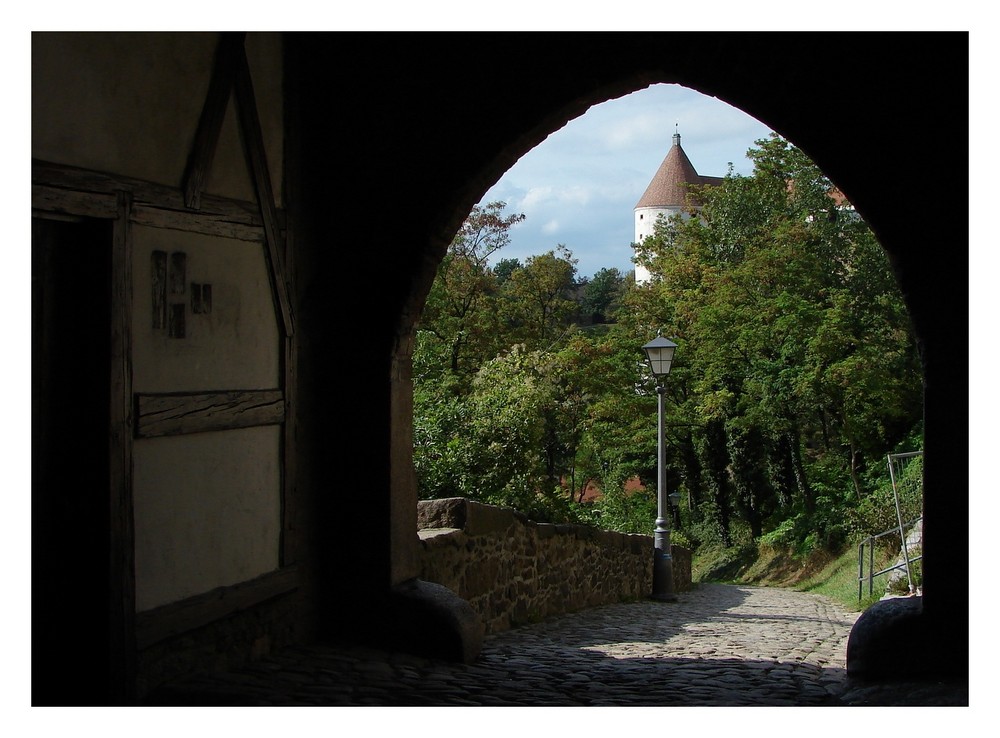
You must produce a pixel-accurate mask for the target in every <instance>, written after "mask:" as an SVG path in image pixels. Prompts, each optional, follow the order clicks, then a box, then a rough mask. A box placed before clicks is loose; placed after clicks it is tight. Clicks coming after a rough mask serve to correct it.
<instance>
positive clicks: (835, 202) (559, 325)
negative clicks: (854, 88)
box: [414, 136, 922, 551]
mask: <svg viewBox="0 0 1000 738" xmlns="http://www.w3.org/2000/svg"><path fill="white" fill-rule="evenodd" d="M749 155H750V156H751V158H752V159H753V161H754V165H755V168H754V173H753V174H752V175H751V176H738V175H735V174H733V173H732V172H730V174H729V175H728V176H727V177H726V178H725V179H724V180H723V182H722V183H721V184H720V185H718V186H715V187H710V188H705V189H703V190H701V191H700V192H699V193H698V194H699V198H698V199H699V201H700V202H702V203H703V207H702V208H701V209H700V210H698V211H694V212H692V213H689V214H688V217H675V218H672V219H670V220H661V221H660V222H659V223H658V225H657V228H656V230H655V233H654V235H653V236H651V237H650V238H648V239H646V241H645V242H644V243H642V244H639V245H638V249H637V252H638V253H639V255H640V256H639V257H638V258H639V259H641V261H642V263H643V264H644V265H645V266H646V267H647V268H649V270H650V272H651V274H652V275H653V279H652V281H651V282H649V283H646V284H643V285H639V286H637V285H635V284H634V282H632V281H631V280H630V279H626V278H625V277H624V276H623V275H621V273H620V272H618V270H613V269H605V270H601V271H599V272H598V273H597V274H595V275H594V276H593V277H592V278H591V279H587V280H579V281H578V280H577V279H576V261H575V260H574V259H573V257H572V253H571V252H570V251H569V249H568V248H567V247H565V246H563V245H559V246H557V247H556V248H555V249H553V250H549V251H543V252H542V253H540V254H539V255H538V256H534V257H530V258H528V259H526V260H525V262H524V263H523V264H522V263H521V262H520V261H518V260H515V259H498V258H497V257H498V251H499V250H500V249H501V248H502V247H503V245H505V244H506V243H507V240H508V235H509V229H510V228H511V227H512V226H513V225H515V224H516V223H518V222H520V219H521V218H523V216H506V215H504V214H503V208H504V205H503V203H493V204H491V205H489V206H487V207H486V208H483V209H478V208H477V209H476V210H474V211H473V212H472V213H471V214H470V216H469V222H467V224H466V227H465V228H463V230H462V231H461V232H460V233H459V234H458V236H456V241H455V243H453V245H452V248H450V249H449V252H448V255H447V256H446V258H445V260H444V261H443V262H442V265H441V268H440V270H439V273H438V279H437V280H436V281H435V284H434V287H433V288H432V290H431V295H430V297H429V298H428V302H427V308H426V309H425V313H424V316H423V319H422V322H421V325H420V331H419V332H418V336H417V349H416V352H415V356H414V367H415V372H414V376H415V389H414V416H415V417H414V437H415V448H414V462H415V465H416V468H417V472H418V479H419V483H420V492H421V495H422V496H425V497H431V496H448V495H461V496H467V497H471V498H474V499H480V500H484V501H488V502H493V503H496V504H505V505H511V506H514V507H517V508H519V509H521V510H524V511H526V512H530V513H531V514H532V515H533V516H535V517H537V518H539V519H551V520H563V519H577V520H586V521H588V522H591V523H594V524H596V525H600V526H602V527H606V528H614V529H619V530H629V531H632V532H639V531H642V532H648V529H649V528H650V527H651V525H652V517H651V516H650V510H651V509H652V510H655V499H654V490H655V481H656V420H655V418H656V393H655V391H654V390H655V387H654V386H653V384H652V382H651V380H650V378H649V376H648V373H647V372H646V370H645V368H644V366H643V364H642V355H641V351H640V348H639V347H640V346H642V344H644V343H645V342H646V341H648V340H649V339H650V338H651V337H652V336H653V335H655V334H656V332H657V330H660V329H662V331H663V333H664V335H667V336H670V337H671V338H672V339H673V340H674V341H675V342H676V343H677V344H678V350H677V354H676V357H675V362H674V365H673V368H672V370H671V373H670V375H669V377H667V379H666V383H665V392H666V395H665V397H666V401H667V402H666V404H667V414H668V417H667V431H666V459H665V463H666V473H667V480H668V486H669V487H670V488H671V489H678V490H680V491H681V492H682V498H683V500H684V504H683V526H684V533H683V535H684V536H685V538H686V540H688V541H690V542H691V543H692V544H693V545H697V544H698V543H699V542H707V541H713V542H719V543H722V544H723V545H727V546H730V545H737V543H739V539H740V538H741V537H752V538H761V537H762V536H770V537H771V538H772V539H777V538H781V537H784V538H789V539H790V540H792V539H794V541H795V542H796V546H797V550H800V551H803V550H806V549H808V548H810V547H812V546H836V545H837V544H838V543H839V542H841V541H842V540H843V538H844V536H845V535H847V534H848V533H854V532H855V529H856V528H857V523H856V521H857V520H858V519H859V518H858V514H859V513H858V511H865V510H867V508H868V507H870V506H871V505H873V504H874V503H873V502H872V500H873V499H875V498H876V497H877V496H878V495H879V494H880V493H879V492H878V490H882V489H884V488H883V487H882V486H880V485H881V481H880V476H879V474H880V472H879V469H884V464H883V463H882V460H884V458H885V454H886V452H887V450H892V449H897V448H898V447H899V445H900V444H905V443H909V444H910V445H911V446H913V445H917V446H918V445H919V433H918V432H915V431H914V428H919V420H920V417H921V411H922V408H921V381H920V366H919V359H918V355H917V352H916V347H915V342H914V340H913V336H912V335H911V331H910V326H909V321H908V318H907V314H906V310H905V306H904V304H903V301H902V298H901V296H900V294H899V291H898V289H897V286H896V282H895V280H894V278H893V275H892V272H891V269H890V267H889V264H888V261H887V259H886V256H885V253H884V252H883V251H882V249H881V247H880V246H879V245H878V243H877V241H876V239H875V237H874V235H873V234H872V233H871V231H870V230H869V229H868V227H867V226H866V224H865V223H864V222H863V221H862V220H861V219H860V218H858V217H857V216H856V215H855V214H854V213H853V211H852V210H851V209H850V204H849V203H848V202H847V201H846V200H845V199H844V197H843V196H842V195H841V194H840V193H839V192H837V190H836V188H835V187H834V186H833V185H832V183H831V182H830V181H829V180H828V179H827V178H826V177H825V176H823V174H822V173H821V172H820V171H819V170H818V169H817V168H816V167H815V166H814V165H813V164H812V162H810V161H809V160H808V158H807V157H806V156H805V155H804V154H803V153H802V152H801V151H799V150H798V149H796V148H795V147H794V146H791V145H790V144H789V143H788V142H787V141H784V140H783V139H781V138H780V137H777V136H772V137H771V138H769V139H767V140H763V141H758V142H757V144H756V148H754V149H751V151H750V152H749ZM491 260H493V261H496V265H495V266H494V267H493V268H490V267H489V266H488V262H490V261H491ZM590 323H597V325H596V326H591V325H590ZM581 324H582V325H583V326H585V328H581ZM903 450H914V449H913V448H905V449H903ZM588 485H595V486H596V487H598V488H599V489H600V490H601V492H602V496H601V497H600V498H599V499H598V500H597V501H595V502H586V503H585V502H583V499H584V491H585V490H586V489H587V488H588ZM882 496H883V497H884V494H882ZM864 516H867V517H868V518H871V517H873V514H872V513H871V512H870V511H868V512H865V513H864ZM864 516H863V517H864ZM643 525H645V526H646V527H645V528H643V527H642V526H643Z"/></svg>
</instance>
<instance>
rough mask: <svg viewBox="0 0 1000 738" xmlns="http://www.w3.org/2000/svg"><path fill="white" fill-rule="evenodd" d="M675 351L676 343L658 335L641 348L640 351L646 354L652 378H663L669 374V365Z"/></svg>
mask: <svg viewBox="0 0 1000 738" xmlns="http://www.w3.org/2000/svg"><path fill="white" fill-rule="evenodd" d="M676 349H677V344H676V343H674V342H673V341H671V340H669V339H666V338H664V337H663V336H659V335H658V336H657V337H656V338H654V339H653V340H652V341H650V342H649V343H647V344H646V345H645V346H643V347H642V350H643V351H645V352H646V362H647V363H648V364H649V370H650V371H651V372H652V373H653V376H654V377H657V378H659V377H665V376H667V375H668V374H669V373H670V365H671V363H672V362H673V360H674V351H675V350H676Z"/></svg>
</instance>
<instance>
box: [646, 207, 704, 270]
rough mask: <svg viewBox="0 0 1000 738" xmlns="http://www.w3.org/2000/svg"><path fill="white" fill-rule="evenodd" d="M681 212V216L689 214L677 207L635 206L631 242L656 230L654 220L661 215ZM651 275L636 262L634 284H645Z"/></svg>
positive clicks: (650, 234)
mask: <svg viewBox="0 0 1000 738" xmlns="http://www.w3.org/2000/svg"><path fill="white" fill-rule="evenodd" d="M678 213H681V217H684V218H687V217H690V215H689V214H688V213H686V212H684V211H683V210H682V209H681V208H677V207H663V208H636V209H635V210H634V218H635V239H634V240H633V243H636V244H640V243H642V242H643V241H644V240H645V239H646V238H648V237H649V236H652V235H653V231H655V230H656V220H657V218H659V216H660V215H662V216H663V217H664V218H667V219H669V218H671V217H672V216H674V215H677V214H678ZM651 277H652V275H651V274H650V273H649V270H648V269H646V267H644V266H641V265H639V264H636V266H635V281H636V284H645V283H646V282H648V281H649V280H650V279H651Z"/></svg>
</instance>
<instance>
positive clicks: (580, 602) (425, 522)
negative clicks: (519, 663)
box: [417, 497, 691, 633]
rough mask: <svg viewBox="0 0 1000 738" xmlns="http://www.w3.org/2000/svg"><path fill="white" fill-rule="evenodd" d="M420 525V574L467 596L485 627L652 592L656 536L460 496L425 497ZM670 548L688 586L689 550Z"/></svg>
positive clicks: (679, 583) (678, 585)
mask: <svg viewBox="0 0 1000 738" xmlns="http://www.w3.org/2000/svg"><path fill="white" fill-rule="evenodd" d="M417 523H418V528H419V536H420V542H421V548H422V553H421V556H422V560H421V563H422V574H421V579H424V580H425V581H429V582H436V583H438V584H441V585H444V586H445V587H448V588H449V589H451V590H452V591H454V592H455V593H456V594H458V596H459V597H461V598H462V599H464V600H466V601H467V602H468V603H469V604H470V605H471V606H472V608H473V609H474V610H475V611H476V612H477V613H479V615H480V617H482V619H483V624H484V625H485V628H486V632H487V633H495V632H499V631H502V630H507V629H509V628H512V627H516V626H518V625H523V624H525V623H530V622H536V621H538V620H542V619H544V618H547V617H551V616H553V615H559V614H562V613H566V612H573V611H575V610H581V609H583V608H587V607H595V606H597V605H606V604H610V603H614V602H624V601H630V600H639V599H644V598H646V597H648V596H649V594H650V592H651V591H652V580H653V537H652V535H648V536H644V535H632V534H625V533H615V532H612V531H603V530H598V529H596V528H591V527H588V526H583V525H552V524H548V523H535V522H532V521H530V520H528V519H527V518H526V517H525V516H524V515H522V514H520V513H518V512H515V511H514V510H510V509H507V508H501V507H494V506H491V505H484V504H482V503H478V502H473V501H471V500H466V499H463V498H457V497H456V498H449V499H444V500H424V501H421V502H420V503H419V505H418V508H417ZM650 525H652V523H651V524H650ZM671 553H672V555H673V569H674V587H675V589H676V591H678V592H683V591H684V590H686V589H689V588H690V586H691V554H690V552H689V551H688V550H687V549H683V548H680V547H678V546H673V547H672V550H671Z"/></svg>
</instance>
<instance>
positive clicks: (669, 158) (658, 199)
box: [633, 132, 722, 284]
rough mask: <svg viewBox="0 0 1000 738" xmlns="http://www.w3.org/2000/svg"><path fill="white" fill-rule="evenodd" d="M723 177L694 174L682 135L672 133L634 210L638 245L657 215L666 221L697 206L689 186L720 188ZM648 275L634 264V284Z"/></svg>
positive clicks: (649, 230) (683, 215) (649, 232)
mask: <svg viewBox="0 0 1000 738" xmlns="http://www.w3.org/2000/svg"><path fill="white" fill-rule="evenodd" d="M721 182H722V177H702V176H701V175H699V174H698V172H696V171H695V169H694V165H692V164H691V160H690V159H688V157H687V154H685V153H684V149H682V148H681V135H680V134H679V133H676V132H675V133H674V136H673V146H671V147H670V151H668V152H667V155H666V157H665V158H664V159H663V163H662V164H660V168H659V169H657V170H656V174H655V175H653V179H652V181H651V182H650V183H649V186H648V187H647V188H646V191H645V192H644V193H643V195H642V197H640V198H639V202H638V203H637V204H636V206H635V209H634V211H633V212H634V214H635V240H634V243H636V244H640V243H642V242H643V240H644V239H645V238H646V237H647V236H651V235H652V234H653V227H654V226H655V225H656V219H657V217H659V216H660V215H663V217H664V218H669V217H670V216H671V215H674V214H676V213H681V215H682V217H687V216H686V209H687V208H689V207H690V206H691V205H694V206H697V202H696V201H695V200H694V199H693V198H692V196H691V193H690V191H689V190H688V185H705V184H720V183H721ZM649 278H650V274H649V271H648V270H647V269H646V268H645V267H643V266H641V265H639V264H636V267H635V281H636V283H638V284H642V283H643V282H648V281H649Z"/></svg>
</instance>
